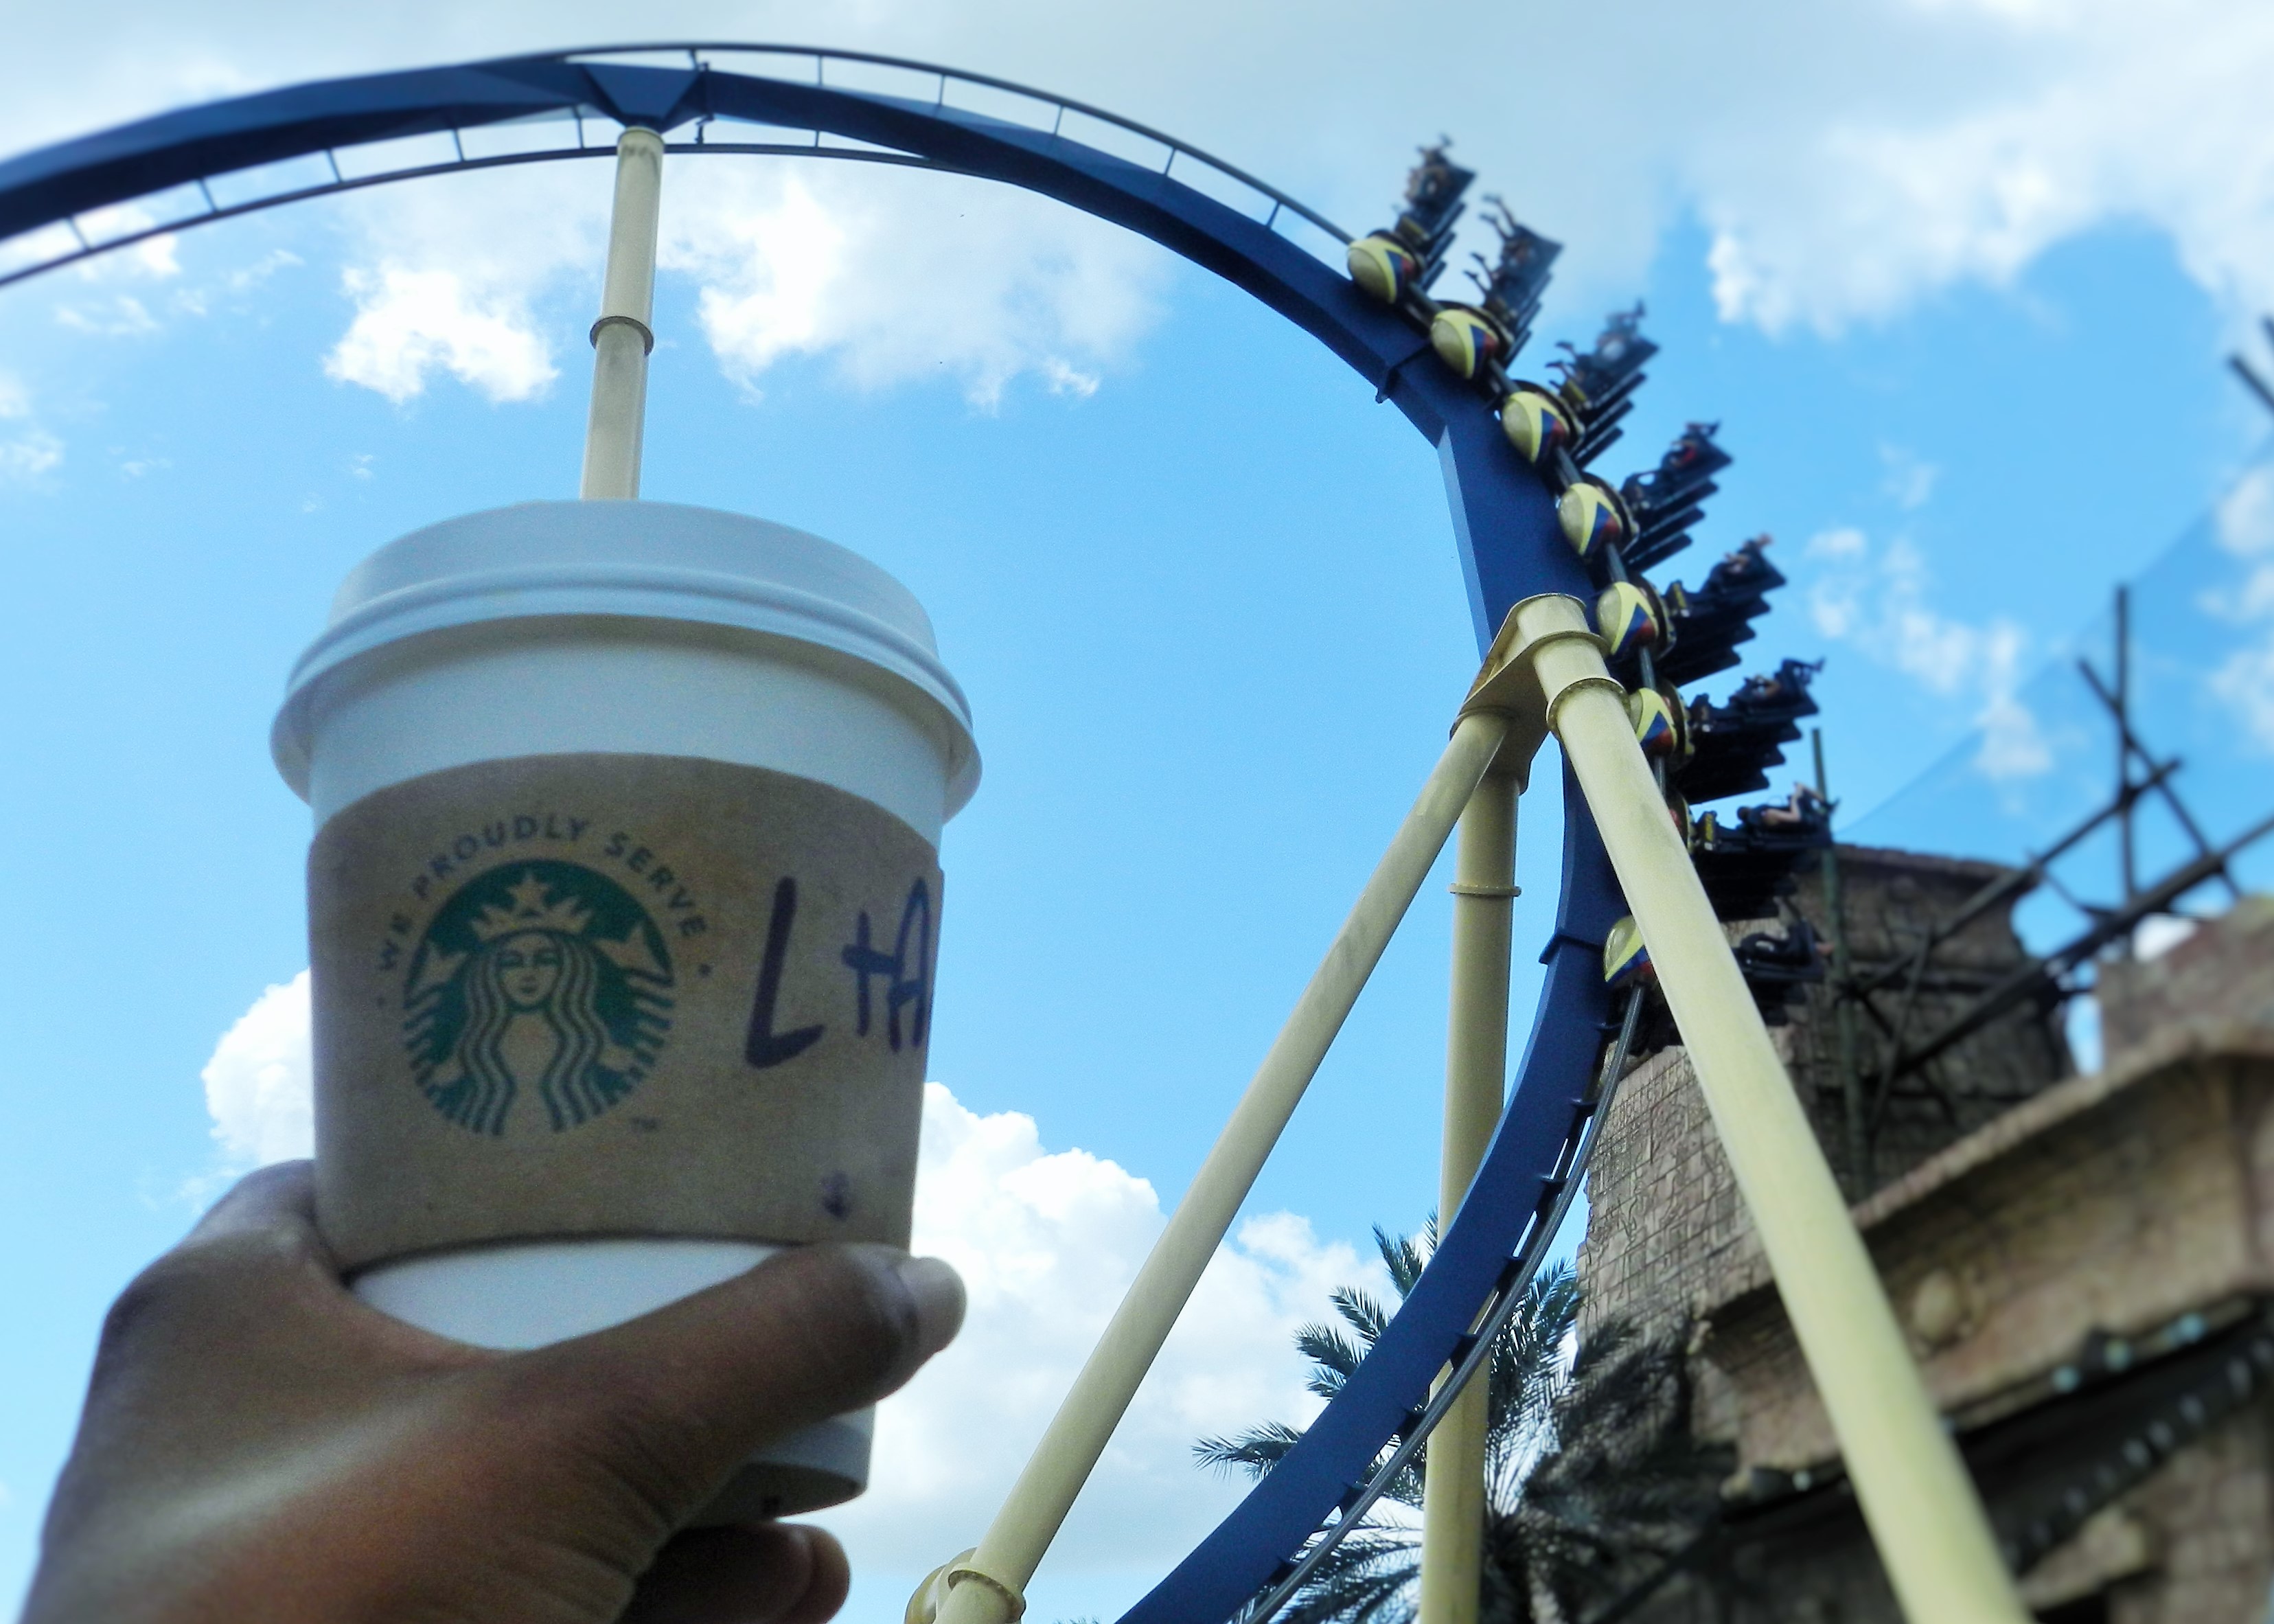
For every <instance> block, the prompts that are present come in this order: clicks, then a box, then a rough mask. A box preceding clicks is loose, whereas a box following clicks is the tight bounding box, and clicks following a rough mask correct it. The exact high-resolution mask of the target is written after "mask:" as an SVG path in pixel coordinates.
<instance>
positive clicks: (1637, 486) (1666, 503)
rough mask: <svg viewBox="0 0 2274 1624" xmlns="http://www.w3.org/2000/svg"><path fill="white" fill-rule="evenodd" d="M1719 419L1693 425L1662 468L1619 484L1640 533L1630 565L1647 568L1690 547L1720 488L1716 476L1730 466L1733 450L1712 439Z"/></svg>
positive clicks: (1662, 459) (1662, 461) (1661, 461)
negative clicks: (1692, 535) (1696, 527)
mask: <svg viewBox="0 0 2274 1624" xmlns="http://www.w3.org/2000/svg"><path fill="white" fill-rule="evenodd" d="M1720 428H1721V425H1720V424H1719V423H1692V424H1690V426H1689V427H1687V428H1684V429H1683V431H1682V433H1681V434H1680V435H1679V436H1677V437H1676V438H1675V442H1674V444H1673V446H1672V447H1671V448H1669V449H1668V451H1667V453H1666V455H1665V456H1664V457H1660V458H1659V462H1658V466H1657V467H1656V468H1655V469H1653V470H1652V471H1651V472H1648V473H1638V474H1636V475H1634V476H1633V477H1632V478H1631V479H1630V480H1627V482H1626V483H1625V484H1624V485H1623V486H1621V487H1619V495H1621V496H1623V497H1624V498H1625V499H1626V504H1627V511H1628V512H1629V513H1630V514H1632V515H1633V516H1634V522H1635V537H1634V540H1633V541H1631V542H1630V543H1629V544H1628V547H1627V549H1626V560H1627V566H1628V568H1630V569H1633V570H1646V569H1648V568H1650V567H1651V566H1652V565H1653V564H1656V563H1660V562H1661V561H1663V560H1665V559H1668V558H1671V557H1672V556H1674V555H1675V554H1676V553H1678V552H1680V551H1681V550H1682V549H1683V548H1685V547H1687V546H1689V545H1690V535H1689V531H1690V526H1691V525H1695V524H1696V523H1697V522H1698V517H1699V516H1700V515H1701V514H1702V513H1703V511H1704V504H1705V502H1706V498H1707V497H1708V496H1711V495H1713V493H1714V491H1715V490H1716V489H1718V488H1719V487H1717V486H1716V485H1715V484H1714V483H1713V475H1715V474H1716V473H1719V472H1721V470H1722V469H1724V468H1727V467H1728V465H1729V463H1730V457H1729V454H1728V452H1727V451H1725V450H1723V449H1721V447H1720V446H1718V445H1716V444H1714V443H1713V435H1714V434H1715V432H1716V431H1718V430H1719V429H1720Z"/></svg>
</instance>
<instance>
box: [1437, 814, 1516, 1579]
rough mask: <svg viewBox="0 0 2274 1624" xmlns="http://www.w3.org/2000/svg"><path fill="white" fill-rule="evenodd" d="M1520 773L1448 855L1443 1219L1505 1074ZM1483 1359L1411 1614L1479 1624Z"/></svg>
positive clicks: (1456, 1417)
mask: <svg viewBox="0 0 2274 1624" xmlns="http://www.w3.org/2000/svg"><path fill="white" fill-rule="evenodd" d="M1516 794H1517V780H1516V779H1515V778H1514V777H1513V776H1512V775H1510V774H1506V773H1501V772H1495V773H1493V774H1489V775H1487V777H1486V779H1485V781H1484V782H1482V783H1480V784H1479V785H1478V786H1477V792H1476V794H1474V795H1473V796H1472V797H1469V805H1468V810H1467V811H1466V812H1463V813H1462V814H1461V835H1460V845H1459V847H1458V852H1457V856H1456V857H1455V859H1454V865H1453V971H1452V993H1451V998H1450V1004H1451V1014H1450V1016H1449V1021H1448V1023H1447V1031H1446V1035H1445V1144H1444V1154H1443V1159H1442V1164H1441V1167H1440V1170H1439V1173H1438V1180H1437V1213H1438V1221H1439V1223H1440V1225H1441V1226H1442V1225H1445V1224H1449V1223H1451V1222H1452V1221H1453V1214H1454V1213H1455V1212H1457V1210H1458V1209H1459V1207H1460V1205H1461V1201H1462V1198H1463V1197H1465V1196H1466V1195H1467V1194H1468V1193H1469V1184H1470V1182H1471V1181H1472V1180H1473V1179H1474V1178H1475V1177H1476V1175H1477V1168H1478V1167H1480V1166H1482V1165H1483V1162H1484V1159H1485V1148H1486V1146H1487V1145H1488V1144H1491V1142H1492V1136H1493V1129H1495V1128H1496V1127H1497V1126H1499V1124H1500V1112H1501V1096H1502V1090H1503V1088H1504V1086H1505V1079H1506V1077H1507V1076H1508V959H1509V942H1510V926H1511V925H1512V924H1513V916H1514V913H1515V898H1516ZM1491 1389H1492V1373H1491V1366H1490V1365H1487V1366H1485V1367H1484V1368H1482V1369H1481V1370H1480V1371H1478V1373H1477V1376H1476V1379H1474V1380H1472V1381H1471V1382H1470V1384H1469V1386H1468V1389H1467V1391H1465V1392H1464V1393H1463V1394H1461V1396H1460V1397H1459V1398H1457V1399H1456V1400H1455V1401H1453V1406H1452V1408H1451V1409H1449V1410H1447V1411H1446V1412H1445V1416H1444V1418H1443V1419H1442V1420H1441V1421H1439V1422H1438V1423H1437V1430H1436V1431H1434V1432H1432V1433H1430V1434H1429V1454H1428V1463H1427V1468H1426V1469H1425V1472H1424V1476H1423V1478H1422V1492H1421V1603H1420V1611H1419V1624H1477V1605H1478V1586H1479V1578H1480V1574H1481V1571H1482V1563H1483V1558H1484V1528H1485V1433H1486V1426H1487V1422H1488V1420H1489V1418H1490V1417H1489V1413H1488V1401H1489V1400H1490V1397H1491Z"/></svg>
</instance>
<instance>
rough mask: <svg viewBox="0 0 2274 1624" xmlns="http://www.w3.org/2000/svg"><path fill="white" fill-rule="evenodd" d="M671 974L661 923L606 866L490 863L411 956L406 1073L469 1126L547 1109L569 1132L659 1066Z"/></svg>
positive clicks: (441, 913) (498, 1131) (517, 1119)
mask: <svg viewBox="0 0 2274 1624" xmlns="http://www.w3.org/2000/svg"><path fill="white" fill-rule="evenodd" d="M671 985H672V975H671V956H670V952H669V950H668V948H666V946H665V945H664V939H663V933H662V932H661V931H659V930H658V929H657V928H656V925H655V921H654V920H653V919H651V918H649V917H648V912H647V910H646V909H645V908H644V907H642V906H641V905H640V903H639V902H638V900H637V899H636V898H635V897H634V896H633V895H631V893H629V891H627V890H625V889H624V888H622V887H621V886H620V885H618V884H616V882H615V881H614V880H610V879H609V878H608V877H607V876H606V875H605V874H601V873H598V872H594V871H593V870H591V869H589V868H586V867H584V866H583V865H581V864H576V863H561V862H551V861H544V862H539V861H531V862H526V863H509V864H507V865H503V866H501V867H499V868H493V869H491V870H490V871H489V872H486V873H484V874H482V875H480V876H478V878H476V879H473V880H468V881H467V882H466V883H465V884H464V885H462V886H460V887H459V888H457V889H456V891H454V892H452V893H451V894H450V895H449V896H448V898H447V899H446V900H445V901H444V902H443V903H442V905H441V907H440V908H439V909H438V910H436V911H435V914H434V917H433V920H432V921H431V922H430V923H429V924H428V925H427V926H426V931H425V934H424V935H423V936H422V937H420V938H419V940H418V948H417V950H416V951H415V952H413V953H412V954H411V956H410V973H409V974H408V976H407V977H406V978H405V979H404V981H403V1009H404V1012H405V1018H404V1021H403V1039H404V1042H405V1045H406V1046H408V1048H409V1050H410V1065H411V1073H412V1076H414V1078H415V1079H416V1080H417V1082H418V1087H419V1090H420V1091H421V1092H423V1093H424V1094H425V1096H426V1098H427V1100H428V1101H429V1102H430V1103H431V1104H432V1105H433V1107H434V1108H435V1109H436V1110H437V1111H440V1113H441V1114H443V1115H444V1116H446V1117H448V1118H449V1119H450V1121H452V1122H456V1123H457V1124H458V1126H459V1127H461V1128H463V1129H467V1130H468V1131H470V1132H472V1133H478V1134H489V1135H492V1136H496V1137H502V1136H503V1135H504V1134H505V1132H506V1131H507V1129H508V1126H512V1127H514V1128H515V1129H523V1128H534V1127H535V1126H536V1124H537V1122H538V1116H537V1113H538V1111H539V1110H541V1111H542V1112H543V1120H544V1121H545V1122H546V1123H547V1124H549V1125H550V1127H551V1129H552V1130H553V1132H555V1133H561V1132H565V1131H566V1130H568V1129H571V1128H576V1127H579V1126H581V1125H582V1124H584V1123H585V1122H591V1120H592V1119H593V1118H594V1117H596V1116H599V1114H601V1113H603V1112H605V1111H606V1110H608V1109H609V1108H610V1107H613V1106H614V1105H615V1104H616V1102H617V1101H618V1100H621V1099H623V1098H624V1097H625V1096H626V1095H628V1094H629V1093H630V1092H631V1091H633V1090H634V1089H636V1088H637V1087H638V1086H639V1085H640V1083H641V1081H642V1080H643V1079H644V1078H645V1077H646V1076H647V1075H648V1073H649V1072H650V1070H651V1069H653V1067H654V1065H655V1061H656V1057H657V1055H658V1054H660V1053H661V1052H662V1049H663V1045H664V1039H665V1034H666V1032H668V1031H670V1028H671V1020H670V1017H669V1016H668V1014H667V1013H666V1012H667V1011H668V1010H669V1009H670V1008H671V1007H672V1001H671V999H670V998H669V997H667V996H666V993H668V992H669V991H670V988H671ZM531 1096H534V1098H535V1101H536V1103H534V1104H531V1103H530V1101H531Z"/></svg>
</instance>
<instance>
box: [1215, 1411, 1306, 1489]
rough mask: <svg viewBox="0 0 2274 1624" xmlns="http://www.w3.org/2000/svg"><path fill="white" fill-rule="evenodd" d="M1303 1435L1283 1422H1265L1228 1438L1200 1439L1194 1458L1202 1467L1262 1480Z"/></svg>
mask: <svg viewBox="0 0 2274 1624" xmlns="http://www.w3.org/2000/svg"><path fill="white" fill-rule="evenodd" d="M1302 1436H1303V1435H1302V1433H1300V1432H1299V1431H1296V1430H1295V1429H1294V1428H1293V1427H1291V1426H1289V1425H1287V1424H1285V1423H1284V1422H1279V1421H1267V1422H1265V1423H1263V1424H1261V1426H1253V1427H1250V1428H1248V1429H1247V1431H1245V1432H1241V1433H1238V1434H1236V1435H1234V1436H1232V1437H1230V1438H1223V1437H1217V1438H1203V1439H1201V1440H1200V1441H1199V1442H1197V1443H1195V1444H1194V1445H1193V1458H1194V1459H1196V1460H1197V1461H1198V1462H1200V1463H1201V1465H1202V1466H1206V1467H1209V1468H1212V1469H1216V1470H1218V1471H1242V1472H1246V1474H1247V1475H1248V1476H1249V1477H1254V1478H1257V1479H1261V1477H1262V1476H1263V1474H1264V1473H1266V1472H1268V1471H1269V1470H1270V1469H1272V1468H1273V1467H1275V1466H1276V1465H1278V1464H1279V1462H1280V1459H1281V1457H1283V1456H1284V1455H1285V1454H1286V1453H1287V1452H1288V1451H1289V1450H1290V1449H1292V1448H1293V1447H1294V1446H1295V1444H1296V1441H1297V1440H1298V1439H1300V1438H1301V1437H1302Z"/></svg>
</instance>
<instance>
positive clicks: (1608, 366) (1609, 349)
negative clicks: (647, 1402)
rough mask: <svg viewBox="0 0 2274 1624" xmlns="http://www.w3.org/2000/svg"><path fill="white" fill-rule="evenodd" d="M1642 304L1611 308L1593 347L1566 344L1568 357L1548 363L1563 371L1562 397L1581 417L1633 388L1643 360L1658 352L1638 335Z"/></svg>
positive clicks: (1597, 413) (1563, 346)
mask: <svg viewBox="0 0 2274 1624" xmlns="http://www.w3.org/2000/svg"><path fill="white" fill-rule="evenodd" d="M1642 318H1643V307H1642V306H1641V305H1640V304H1639V303H1638V304H1637V305H1636V306H1635V307H1634V308H1633V309H1632V310H1621V311H1614V312H1613V313H1611V314H1610V315H1609V316H1608V317H1606V318H1605V319H1604V322H1603V330H1602V331H1601V332H1600V333H1598V334H1597V335H1596V336H1595V347H1594V348H1593V349H1592V350H1588V351H1578V350H1575V349H1573V348H1572V347H1571V346H1570V344H1561V345H1559V346H1557V347H1558V348H1560V349H1562V350H1563V351H1567V352H1568V353H1569V355H1570V359H1569V360H1561V361H1555V362H1553V363H1551V364H1552V365H1553V366H1555V369H1556V370H1557V371H1558V372H1560V373H1562V374H1563V381H1562V392H1563V398H1564V399H1565V400H1567V401H1569V402H1570V403H1571V405H1572V407H1573V409H1574V410H1576V411H1577V412H1578V413H1579V414H1580V415H1581V416H1582V417H1585V418H1587V419H1590V421H1591V426H1592V424H1593V419H1596V418H1598V417H1600V414H1601V413H1603V412H1606V411H1608V409H1609V408H1610V407H1611V406H1612V405H1614V404H1616V403H1617V402H1619V401H1621V400H1623V399H1624V398H1625V397H1627V396H1628V395H1630V394H1632V393H1633V392H1634V388H1635V385H1637V384H1638V383H1640V382H1641V381H1642V367H1643V363H1644V362H1645V361H1647V360H1648V359H1650V358H1651V357H1652V356H1653V355H1656V354H1657V353H1658V346H1657V345H1656V344H1653V343H1652V342H1651V341H1650V340H1649V339H1647V338H1645V337H1644V336H1642Z"/></svg>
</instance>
